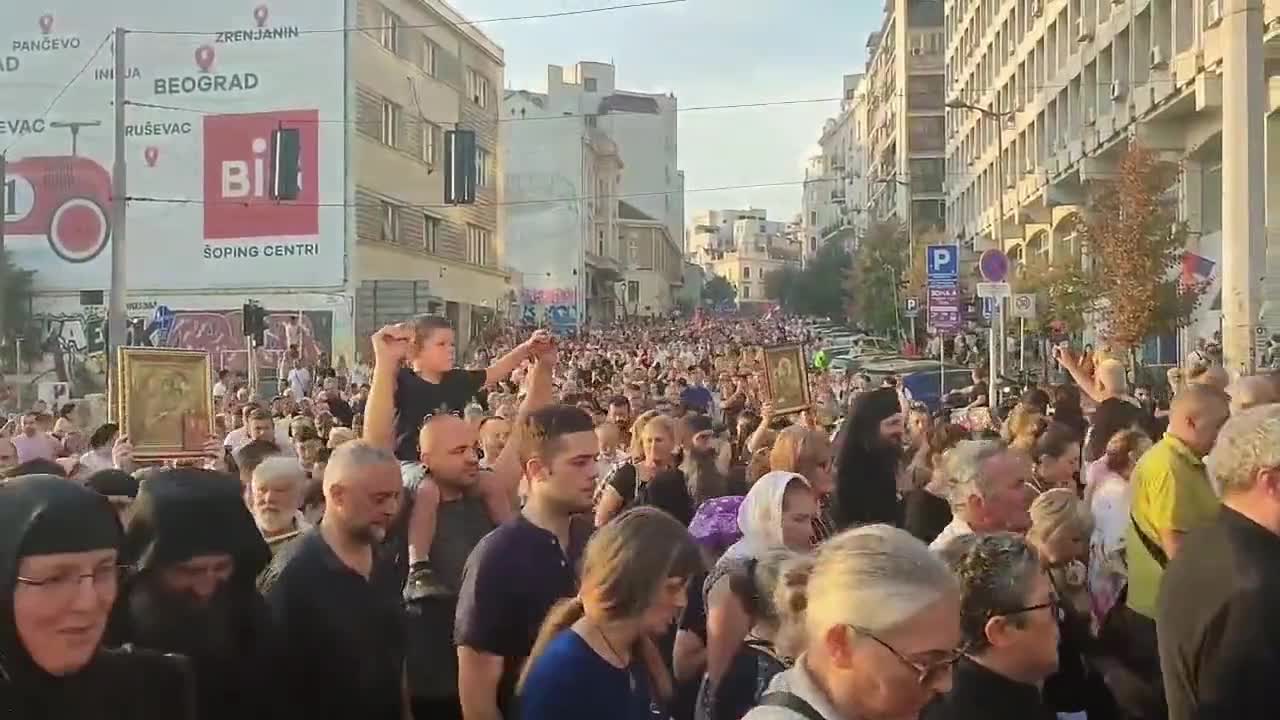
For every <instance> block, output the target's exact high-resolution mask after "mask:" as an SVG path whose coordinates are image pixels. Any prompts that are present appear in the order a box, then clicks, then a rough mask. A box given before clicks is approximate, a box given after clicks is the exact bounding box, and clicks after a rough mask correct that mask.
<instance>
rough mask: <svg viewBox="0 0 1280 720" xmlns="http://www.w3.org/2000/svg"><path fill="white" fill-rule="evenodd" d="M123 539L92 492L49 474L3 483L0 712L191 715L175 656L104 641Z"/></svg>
mask: <svg viewBox="0 0 1280 720" xmlns="http://www.w3.org/2000/svg"><path fill="white" fill-rule="evenodd" d="M120 541H121V528H120V523H119V520H117V519H116V515H115V513H114V512H113V511H112V509H111V504H110V503H109V502H108V500H107V499H106V498H105V497H103V496H101V495H99V494H98V493H96V492H94V491H93V490H90V489H88V488H86V487H82V486H80V485H78V484H76V483H73V482H71V481H69V480H64V479H62V478H57V477H53V476H50V475H27V476H23V477H19V478H15V479H12V480H10V481H9V482H7V483H5V484H4V485H0V577H3V581H4V583H5V589H4V593H3V595H0V717H5V718H22V720H70V719H71V718H75V719H76V720H81V719H83V720H107V719H108V718H111V719H115V718H129V720H160V719H162V718H163V719H166V720H167V719H169V718H174V719H175V720H191V719H192V718H194V714H193V712H192V711H193V708H191V707H190V706H189V705H188V704H187V702H186V698H187V697H188V692H189V688H190V681H189V679H188V677H189V676H188V673H187V672H186V670H185V661H184V660H183V659H182V658H180V657H176V656H161V655H158V654H155V653H148V652H143V651H134V650H132V649H122V650H104V649H103V648H102V638H103V634H104V632H105V631H106V626H107V617H108V615H109V614H110V612H111V607H112V605H113V604H114V603H115V601H116V595H117V592H118V586H119V581H120V566H119V565H118V563H119V556H118V553H119V550H118V548H119V545H120ZM144 689H145V691H144Z"/></svg>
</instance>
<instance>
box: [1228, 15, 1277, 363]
mask: <svg viewBox="0 0 1280 720" xmlns="http://www.w3.org/2000/svg"><path fill="white" fill-rule="evenodd" d="M1221 34H1222V38H1223V43H1222V48H1223V50H1222V79H1223V85H1224V90H1225V92H1224V93H1223V95H1224V97H1225V98H1226V102H1224V103H1223V104H1222V136H1223V137H1224V138H1230V140H1229V141H1228V142H1224V143H1223V144H1222V197H1223V207H1222V237H1223V245H1222V321H1223V322H1222V350H1223V362H1224V364H1225V365H1226V368H1227V370H1228V371H1234V372H1239V373H1240V374H1242V375H1243V374H1249V373H1252V372H1253V371H1254V367H1255V365H1256V360H1257V359H1256V352H1255V349H1254V348H1255V345H1254V343H1255V338H1254V327H1255V325H1256V324H1257V322H1258V313H1259V310H1260V309H1261V305H1262V297H1261V296H1262V279H1261V275H1262V273H1263V272H1264V271H1265V268H1266V247H1267V235H1266V205H1265V203H1266V193H1265V190H1266V188H1265V185H1266V183H1267V182H1268V178H1267V176H1266V169H1265V163H1266V147H1265V145H1266V140H1265V136H1264V129H1265V123H1266V122H1267V120H1266V116H1267V86H1266V81H1265V79H1264V77H1263V66H1262V65H1263V54H1262V3H1261V2H1259V1H1258V0H1227V2H1226V7H1225V9H1224V11H1223V13H1222V33H1221Z"/></svg>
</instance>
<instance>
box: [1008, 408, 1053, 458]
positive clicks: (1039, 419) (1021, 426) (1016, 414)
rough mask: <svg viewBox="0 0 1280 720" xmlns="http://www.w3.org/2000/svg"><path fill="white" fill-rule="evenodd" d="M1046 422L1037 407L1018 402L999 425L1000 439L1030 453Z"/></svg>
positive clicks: (1010, 445) (1012, 446)
mask: <svg viewBox="0 0 1280 720" xmlns="http://www.w3.org/2000/svg"><path fill="white" fill-rule="evenodd" d="M1047 424H1048V423H1047V422H1046V421H1045V417H1044V415H1043V414H1041V412H1040V411H1039V409H1037V408H1035V407H1034V406H1031V405H1027V404H1025V403H1018V404H1017V405H1015V406H1014V408H1013V410H1012V411H1011V412H1010V413H1009V417H1008V419H1006V420H1005V421H1004V425H1002V426H1001V427H1000V439H1002V440H1004V441H1005V444H1007V445H1008V446H1009V447H1011V448H1015V449H1017V450H1022V451H1024V452H1026V453H1028V454H1031V453H1032V452H1033V451H1034V450H1035V446H1036V440H1038V439H1039V438H1040V433H1042V432H1044V429H1045V426H1046V425H1047Z"/></svg>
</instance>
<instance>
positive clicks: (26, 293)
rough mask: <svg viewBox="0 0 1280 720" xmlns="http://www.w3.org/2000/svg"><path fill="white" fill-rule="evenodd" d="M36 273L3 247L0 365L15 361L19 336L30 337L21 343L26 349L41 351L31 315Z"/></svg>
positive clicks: (1, 261) (0, 253) (0, 275)
mask: <svg viewBox="0 0 1280 720" xmlns="http://www.w3.org/2000/svg"><path fill="white" fill-rule="evenodd" d="M34 275H35V272H34V271H31V270H23V269H21V268H19V267H18V266H17V265H15V264H14V263H13V260H12V258H11V257H10V256H9V254H8V253H7V252H5V251H3V250H0V366H7V365H10V364H11V363H12V362H13V360H14V348H15V347H16V344H17V338H18V337H26V338H27V342H24V343H23V344H22V347H23V349H24V350H27V351H30V352H36V351H38V350H39V348H38V343H36V342H33V339H34V338H35V337H36V335H37V334H38V333H36V332H35V328H34V320H33V318H32V317H31V287H32V278H33V276H34Z"/></svg>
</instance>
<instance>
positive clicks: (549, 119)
mask: <svg viewBox="0 0 1280 720" xmlns="http://www.w3.org/2000/svg"><path fill="white" fill-rule="evenodd" d="M616 80H617V70H616V68H614V66H613V65H610V64H607V63H596V62H579V63H577V64H575V65H573V66H572V67H568V68H564V67H561V66H559V65H550V66H548V67H547V88H546V91H545V92H535V91H529V90H510V91H507V92H506V93H505V97H504V101H503V108H502V124H503V126H504V130H505V132H506V135H505V137H506V143H505V145H504V148H503V163H504V172H505V173H506V186H505V189H506V192H507V200H508V203H507V205H506V206H505V207H504V216H505V223H506V227H507V228H508V229H509V237H510V242H509V243H508V244H507V258H508V260H509V262H510V263H511V266H512V268H513V271H514V273H515V280H516V282H517V283H518V284H519V285H520V286H521V288H522V289H521V291H520V300H519V302H520V306H521V314H522V317H523V318H524V319H525V321H527V322H539V323H540V322H544V321H545V322H551V323H553V324H563V325H565V326H575V327H576V326H579V325H581V324H583V323H590V322H601V323H607V322H611V321H612V320H613V319H615V318H616V317H618V316H619V315H620V314H621V308H620V307H619V306H620V305H621V304H624V303H625V304H626V305H627V308H630V307H632V306H633V305H635V303H631V302H629V299H630V297H631V295H630V294H629V292H630V288H631V286H630V285H629V284H627V281H628V279H629V277H628V276H627V275H626V271H627V269H628V262H629V257H630V255H629V254H630V247H631V246H630V244H629V243H630V238H628V237H624V236H623V234H622V233H623V232H624V229H623V227H622V226H621V225H620V216H619V208H620V207H621V205H620V203H619V201H620V200H625V201H626V207H628V208H630V209H631V210H633V211H634V213H633V217H631V218H630V221H631V225H630V226H628V227H629V230H627V231H628V232H639V228H638V227H637V226H636V223H642V224H643V223H652V222H656V223H658V224H660V225H661V226H662V228H663V231H664V232H663V235H665V237H666V240H661V241H655V243H656V246H657V247H665V246H666V243H669V242H673V240H672V239H673V238H678V237H680V229H681V227H682V226H683V213H684V199H683V198H684V174H683V173H681V172H680V171H679V170H678V169H677V167H676V162H677V160H676V153H677V145H676V106H677V101H676V98H675V97H674V96H671V95H661V94H650V93H637V92H630V91H626V90H621V89H619V88H618V87H617V82H616ZM645 229H646V230H648V229H652V228H650V227H649V226H648V225H645ZM640 234H641V235H645V234H647V233H640ZM624 241H625V242H626V243H627V244H625V245H624ZM650 257H653V255H652V254H650ZM649 270H650V268H646V269H645V271H646V272H647V271H649ZM632 279H636V281H637V282H640V280H639V279H638V278H632ZM646 287H647V286H646ZM637 292H640V291H639V290H638V291H637ZM661 294H662V293H657V294H648V293H647V291H646V292H641V295H644V296H646V297H648V298H649V299H650V302H648V303H641V306H643V305H645V304H648V305H650V306H651V307H654V308H656V307H658V306H659V304H658V301H657V300H656V298H657V297H659V296H660V295H661ZM637 302H638V300H637ZM664 306H665V307H668V308H669V307H670V300H668V301H666V303H665V305H664Z"/></svg>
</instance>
